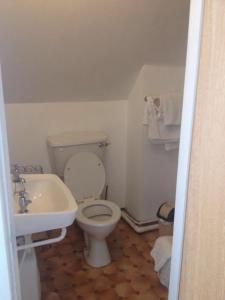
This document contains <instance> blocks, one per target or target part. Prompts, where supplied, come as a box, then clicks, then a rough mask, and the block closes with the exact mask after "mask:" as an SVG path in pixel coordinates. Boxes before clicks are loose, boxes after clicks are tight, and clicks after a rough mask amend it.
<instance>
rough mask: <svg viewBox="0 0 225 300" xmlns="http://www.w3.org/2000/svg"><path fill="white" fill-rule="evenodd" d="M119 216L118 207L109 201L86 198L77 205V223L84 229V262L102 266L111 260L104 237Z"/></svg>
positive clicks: (110, 230)
mask: <svg viewBox="0 0 225 300" xmlns="http://www.w3.org/2000/svg"><path fill="white" fill-rule="evenodd" d="M120 217H121V212H120V209H119V207H118V206H117V205H116V204H114V203H113V202H111V201H106V200H86V201H84V203H82V204H80V205H79V209H78V214H77V223H78V225H79V226H80V228H81V229H82V230H83V231H84V237H85V249H84V256H85V259H86V262H87V263H88V264H89V265H91V266H93V267H102V266H105V265H107V264H109V263H110V262H111V256H110V253H109V250H108V246H107V243H106V237H107V236H108V235H109V234H110V233H111V232H112V231H113V229H114V228H115V226H116V224H117V222H118V221H119V219H120Z"/></svg>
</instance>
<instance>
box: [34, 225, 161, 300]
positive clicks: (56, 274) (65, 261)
mask: <svg viewBox="0 0 225 300" xmlns="http://www.w3.org/2000/svg"><path fill="white" fill-rule="evenodd" d="M54 234H55V233H54ZM157 236H158V232H157V231H152V232H148V233H143V234H137V233H135V232H134V231H133V230H132V229H131V228H130V227H129V226H128V225H127V224H126V223H125V222H124V221H122V220H121V221H120V222H119V223H118V225H117V227H116V229H115V230H114V231H113V233H112V234H111V235H110V236H109V238H108V245H109V248H110V252H111V255H112V263H111V264H110V265H108V266H106V267H103V268H98V269H96V268H92V267H90V266H88V265H87V264H86V263H85V261H84V259H83V247H84V241H83V236H82V232H81V230H80V229H79V228H78V226H77V224H76V223H75V224H74V225H73V226H71V227H70V228H69V230H68V233H67V236H66V238H65V239H64V240H63V241H62V242H60V243H56V244H53V245H51V246H45V247H42V248H39V249H38V250H37V257H38V264H39V270H40V276H41V288H42V299H43V300H75V299H80V300H117V299H120V300H123V299H129V300H166V299H167V289H166V288H164V287H163V286H162V285H161V284H160V282H159V280H158V277H157V275H156V273H155V272H154V270H153V260H152V258H151V256H150V254H149V252H150V250H151V248H152V246H153V244H154V241H155V239H156V238H157Z"/></svg>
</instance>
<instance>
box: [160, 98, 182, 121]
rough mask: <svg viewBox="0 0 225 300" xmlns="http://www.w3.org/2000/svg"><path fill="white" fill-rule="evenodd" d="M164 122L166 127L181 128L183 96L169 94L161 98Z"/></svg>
mask: <svg viewBox="0 0 225 300" xmlns="http://www.w3.org/2000/svg"><path fill="white" fill-rule="evenodd" d="M160 105H161V107H162V111H163V122H164V125H166V126H171V125H172V126H179V125H180V123H181V112H182V94H181V93H168V94H164V95H161V96H160Z"/></svg>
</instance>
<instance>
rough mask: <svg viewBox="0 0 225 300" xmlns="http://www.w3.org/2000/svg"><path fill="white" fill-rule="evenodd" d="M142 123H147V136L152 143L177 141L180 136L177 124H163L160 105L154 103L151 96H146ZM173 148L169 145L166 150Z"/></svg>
mask: <svg viewBox="0 0 225 300" xmlns="http://www.w3.org/2000/svg"><path fill="white" fill-rule="evenodd" d="M142 123H143V124H144V125H148V138H149V139H150V141H151V142H152V143H153V144H168V143H169V144H170V143H173V146H174V143H177V142H178V141H179V136H180V128H179V126H165V124H164V118H163V111H162V106H161V105H160V106H158V105H156V104H155V102H154V99H153V98H152V97H151V96H148V97H147V101H146V104H145V110H144V118H143V122H142ZM172 149H174V147H173V148H171V149H170V147H169V148H168V149H167V148H166V150H172Z"/></svg>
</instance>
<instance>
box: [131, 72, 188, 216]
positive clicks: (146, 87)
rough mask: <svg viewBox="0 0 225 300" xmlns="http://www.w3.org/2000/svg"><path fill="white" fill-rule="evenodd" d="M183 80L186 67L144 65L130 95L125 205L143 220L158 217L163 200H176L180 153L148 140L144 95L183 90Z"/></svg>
mask: <svg viewBox="0 0 225 300" xmlns="http://www.w3.org/2000/svg"><path fill="white" fill-rule="evenodd" d="M183 81H184V68H183V67H171V66H144V67H143V68H142V70H141V72H140V74H139V76H138V78H137V81H136V83H135V85H134V87H133V90H132V92H131V94H130V96H129V101H128V146H127V200H126V207H127V209H128V211H129V212H130V213H131V214H132V215H133V216H134V217H135V218H136V219H138V220H140V221H145V220H153V219H155V216H156V211H157V209H158V207H159V205H160V204H161V203H162V202H165V201H174V200H175V188H176V172H177V155H178V154H177V152H178V151H177V150H175V151H170V152H167V151H165V150H164V147H163V146H162V145H153V144H152V143H151V142H150V141H149V140H148V138H147V130H148V129H147V127H146V126H143V125H142V119H143V112H144V105H145V102H144V96H145V95H160V94H161V93H165V92H169V91H176V90H182V88H183Z"/></svg>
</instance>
